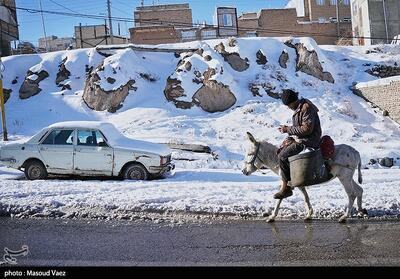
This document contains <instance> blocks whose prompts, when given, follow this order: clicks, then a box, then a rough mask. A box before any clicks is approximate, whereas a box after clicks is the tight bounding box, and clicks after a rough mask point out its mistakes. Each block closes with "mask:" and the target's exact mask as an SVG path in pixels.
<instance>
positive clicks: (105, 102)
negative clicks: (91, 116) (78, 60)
mask: <svg viewBox="0 0 400 279" xmlns="http://www.w3.org/2000/svg"><path fill="white" fill-rule="evenodd" d="M99 69H101V67H98V68H97V69H96V71H94V72H92V73H91V74H90V75H89V76H88V78H87V79H86V82H85V88H84V91H83V97H82V98H83V100H84V102H85V103H86V105H87V106H88V107H89V108H91V109H93V110H96V111H108V112H111V113H114V112H116V111H117V110H118V109H120V108H121V107H122V103H123V102H124V100H125V98H126V97H127V96H128V94H129V91H130V90H136V89H137V88H136V87H134V86H133V85H134V84H135V80H130V81H128V82H127V84H125V85H122V86H120V87H119V88H118V89H116V90H110V91H106V90H104V89H103V88H101V86H100V82H99V81H100V77H99V75H98V74H97V72H98V71H99Z"/></svg>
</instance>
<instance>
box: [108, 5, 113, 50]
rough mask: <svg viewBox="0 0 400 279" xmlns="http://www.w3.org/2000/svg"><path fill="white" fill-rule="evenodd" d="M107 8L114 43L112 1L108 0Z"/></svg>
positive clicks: (111, 37)
mask: <svg viewBox="0 0 400 279" xmlns="http://www.w3.org/2000/svg"><path fill="white" fill-rule="evenodd" d="M107 9H108V22H109V25H110V26H109V27H110V39H111V44H112V45H113V44H114V34H113V27H112V20H111V1H110V0H107Z"/></svg>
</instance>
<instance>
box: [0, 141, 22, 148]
mask: <svg viewBox="0 0 400 279" xmlns="http://www.w3.org/2000/svg"><path fill="white" fill-rule="evenodd" d="M26 142H27V141H26V140H24V139H21V140H16V141H12V142H3V143H2V144H1V146H0V148H2V149H14V148H19V147H20V146H21V145H23V144H26Z"/></svg>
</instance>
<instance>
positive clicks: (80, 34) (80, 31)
mask: <svg viewBox="0 0 400 279" xmlns="http://www.w3.org/2000/svg"><path fill="white" fill-rule="evenodd" d="M79 37H80V39H81V47H80V48H83V38H82V23H79Z"/></svg>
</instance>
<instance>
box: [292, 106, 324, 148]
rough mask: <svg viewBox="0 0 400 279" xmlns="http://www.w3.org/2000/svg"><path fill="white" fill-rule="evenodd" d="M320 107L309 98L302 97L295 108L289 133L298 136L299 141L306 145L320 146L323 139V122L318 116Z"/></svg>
mask: <svg viewBox="0 0 400 279" xmlns="http://www.w3.org/2000/svg"><path fill="white" fill-rule="evenodd" d="M318 111H319V110H318V108H317V107H316V106H315V105H314V104H313V103H312V102H311V101H310V100H308V99H300V100H299V106H298V107H297V109H296V110H295V112H294V114H293V117H292V121H293V126H290V127H289V129H288V133H289V135H291V136H297V138H298V142H300V143H302V144H304V145H305V146H306V147H311V148H319V144H320V141H321V123H320V121H319V117H318Z"/></svg>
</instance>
